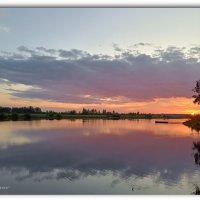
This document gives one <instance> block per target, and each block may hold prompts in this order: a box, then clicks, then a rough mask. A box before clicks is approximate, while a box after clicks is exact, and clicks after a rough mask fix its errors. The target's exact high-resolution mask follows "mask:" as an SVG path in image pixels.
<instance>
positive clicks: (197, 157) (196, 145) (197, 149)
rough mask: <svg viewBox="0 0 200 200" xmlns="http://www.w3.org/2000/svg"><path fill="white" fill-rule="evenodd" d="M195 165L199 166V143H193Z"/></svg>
mask: <svg viewBox="0 0 200 200" xmlns="http://www.w3.org/2000/svg"><path fill="white" fill-rule="evenodd" d="M192 149H193V150H194V151H195V152H194V160H195V164H197V165H200V141H198V142H193V148H192Z"/></svg>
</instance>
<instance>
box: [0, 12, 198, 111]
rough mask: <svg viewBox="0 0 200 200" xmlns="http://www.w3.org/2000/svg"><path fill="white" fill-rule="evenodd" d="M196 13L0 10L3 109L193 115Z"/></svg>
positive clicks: (196, 56) (196, 55)
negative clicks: (85, 110) (30, 107)
mask: <svg viewBox="0 0 200 200" xmlns="http://www.w3.org/2000/svg"><path fill="white" fill-rule="evenodd" d="M199 22H200V8H190V9H189V8H62V9H61V8H57V9H56V8H46V9H45V8H23V9H20V8H12V9H11V8H0V44H1V46H0V106H30V105H31V106H39V107H41V108H42V109H43V110H46V109H53V110H56V111H61V110H62V111H65V110H71V109H76V110H81V109H82V108H83V107H85V108H96V109H100V110H102V109H107V110H115V111H119V112H138V111H139V112H145V113H193V112H194V113H198V112H199V108H200V105H199V106H198V105H194V104H193V99H192V98H191V97H192V95H193V91H192V89H193V88H194V86H195V82H196V81H197V80H199V79H200V28H199Z"/></svg>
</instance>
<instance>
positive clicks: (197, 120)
mask: <svg viewBox="0 0 200 200" xmlns="http://www.w3.org/2000/svg"><path fill="white" fill-rule="evenodd" d="M183 124H184V125H186V126H188V127H190V128H191V129H193V130H196V131H200V116H199V115H196V116H194V117H192V118H191V119H190V120H188V121H186V122H184V123H183Z"/></svg>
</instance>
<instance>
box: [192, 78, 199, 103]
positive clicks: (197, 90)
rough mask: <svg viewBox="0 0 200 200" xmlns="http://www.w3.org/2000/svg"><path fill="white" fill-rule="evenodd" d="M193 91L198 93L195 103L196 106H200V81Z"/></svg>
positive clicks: (194, 96)
mask: <svg viewBox="0 0 200 200" xmlns="http://www.w3.org/2000/svg"><path fill="white" fill-rule="evenodd" d="M193 91H194V92H195V93H196V94H195V95H193V98H194V101H193V102H194V103H195V104H196V103H197V104H200V80H198V81H197V82H196V86H195V88H194V89H193Z"/></svg>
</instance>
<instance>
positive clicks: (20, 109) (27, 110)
mask: <svg viewBox="0 0 200 200" xmlns="http://www.w3.org/2000/svg"><path fill="white" fill-rule="evenodd" d="M0 113H42V110H41V108H39V107H35V108H34V107H32V106H29V107H12V108H10V107H0Z"/></svg>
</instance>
